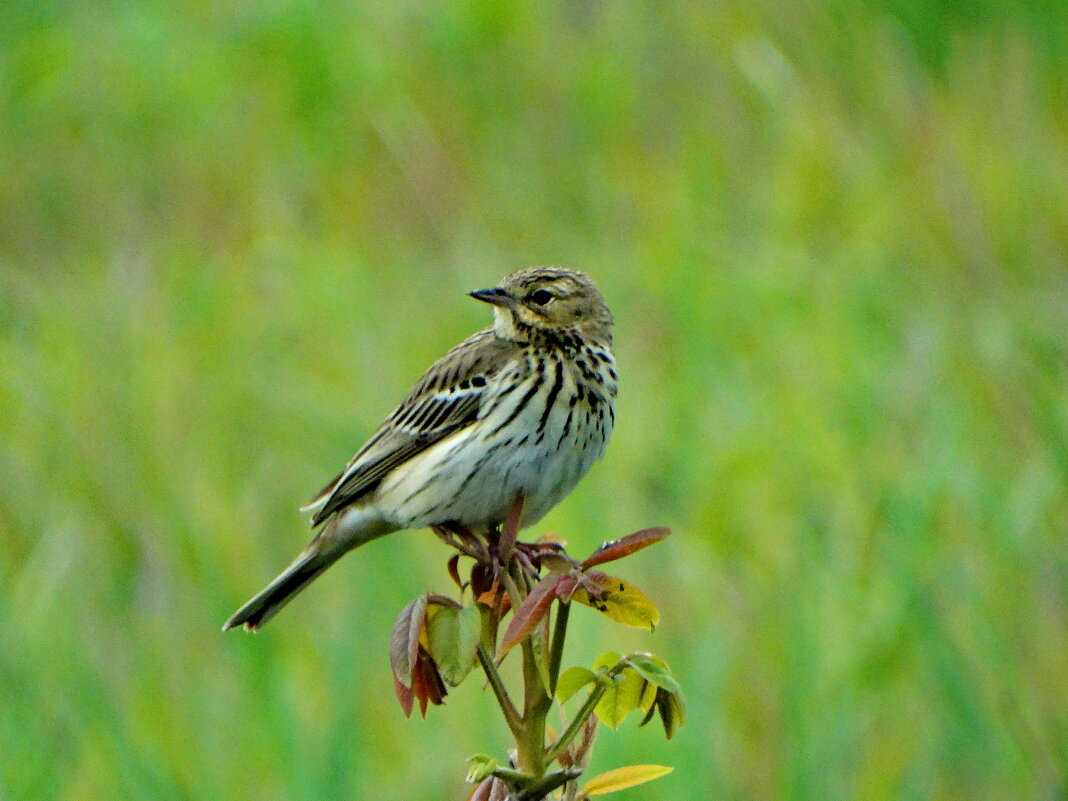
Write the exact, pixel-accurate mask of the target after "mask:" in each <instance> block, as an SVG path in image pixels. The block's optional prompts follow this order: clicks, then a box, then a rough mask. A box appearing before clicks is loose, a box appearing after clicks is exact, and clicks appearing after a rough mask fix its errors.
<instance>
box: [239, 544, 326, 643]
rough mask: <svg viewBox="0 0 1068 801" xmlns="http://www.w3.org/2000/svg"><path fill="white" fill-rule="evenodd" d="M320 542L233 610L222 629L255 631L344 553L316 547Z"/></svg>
mask: <svg viewBox="0 0 1068 801" xmlns="http://www.w3.org/2000/svg"><path fill="white" fill-rule="evenodd" d="M317 544H318V543H313V544H312V545H311V546H309V548H308V549H307V550H305V551H304V553H302V554H301V555H300V556H298V557H297V558H296V559H295V560H294V561H293V564H291V565H290V566H289V567H287V568H286V569H285V570H283V571H282V573H281V575H279V576H278V578H276V579H275V580H274V581H272V582H271V583H270V584H268V585H267V586H266V587H265V588H264V589H263V590H262V591H261V592H260V593H259V594H258V595H257V596H256V597H255V598H253V599H252V600H250V601H248V602H247V603H246V604H245V605H244V606H242V607H241V608H240V609H238V610H237V611H236V612H234V614H233V615H231V616H230V619H229V620H227V621H226V623H224V624H223V631H228V630H229V629H234V628H237V627H238V626H244V627H245V630H246V631H256V630H257V629H259V628H260V627H261V626H262V625H263V624H264V623H266V622H267V621H268V620H270V619H271V618H272V617H274V616H275V615H276V614H278V611H279V610H280V609H281V608H282V607H283V606H285V605H286V604H287V603H289V602H290V601H291V600H292V599H293V596H295V595H296V594H297V593H298V592H300V591H301V590H303V589H304V588H305V587H307V586H308V585H309V584H311V583H312V582H313V581H314V580H315V579H317V578H318V577H319V574H321V573H322V572H323V571H324V570H326V569H327V568H328V567H330V565H332V564H334V562H336V561H337V560H338V559H340V558H341V556H342V555H344V553H345V549H330V550H326V549H321V548H317V547H316V546H317Z"/></svg>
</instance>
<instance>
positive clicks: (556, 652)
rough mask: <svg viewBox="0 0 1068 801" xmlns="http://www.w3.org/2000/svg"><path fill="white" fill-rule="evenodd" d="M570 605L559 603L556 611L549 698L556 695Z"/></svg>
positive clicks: (550, 658)
mask: <svg viewBox="0 0 1068 801" xmlns="http://www.w3.org/2000/svg"><path fill="white" fill-rule="evenodd" d="M570 613H571V604H569V603H567V602H566V601H560V603H559V604H557V609H556V627H555V628H554V629H553V644H552V647H551V649H550V650H549V697H550V698H552V697H553V696H554V695H556V680H557V679H558V678H560V664H561V662H562V661H563V658H564V638H565V637H567V618H568V615H569V614H570Z"/></svg>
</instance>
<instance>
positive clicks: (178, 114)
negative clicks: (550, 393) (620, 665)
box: [0, 0, 1068, 801]
mask: <svg viewBox="0 0 1068 801" xmlns="http://www.w3.org/2000/svg"><path fill="white" fill-rule="evenodd" d="M1066 8H1068V6H1066V4H1064V3H1063V2H1059V0H1048V2H1029V3H995V2H975V3H956V2H951V0H934V1H933V2H929V3H920V2H916V0H890V1H889V2H874V0H872V1H871V2H847V0H831V2H828V3H825V4H813V3H806V2H802V3H789V2H771V1H770V0H756V2H740V1H739V0H721V2H708V3H704V2H680V3H666V2H628V3H623V2H596V1H595V0H572V1H571V2H555V1H554V2H541V3H523V4H520V3H512V2H505V3H479V2H455V3H412V2H398V3H392V4H386V3H383V4H379V5H375V6H366V5H362V4H358V3H345V4H316V3H312V2H308V0H265V2H222V3H207V2H195V1H192V0H187V1H186V2H163V1H162V0H139V1H138V2H99V3H97V2H90V3H84V4H65V3H55V2H44V3H40V2H29V1H28V0H6V2H4V4H3V5H2V6H0V365H2V370H0V438H2V440H0V799H3V801H8V799H46V798H47V799H64V800H67V799H70V800H71V801H73V800H74V799H85V800H86V801H89V800H95V799H146V798H151V799H245V798H255V799H261V800H263V801H271V800H273V799H279V800H281V799H319V798H347V799H363V798H397V799H408V798H411V799H457V798H462V797H463V796H464V793H465V792H466V789H465V787H464V786H463V784H462V774H463V771H464V766H463V764H462V760H463V758H464V757H466V756H467V755H468V754H470V753H473V752H476V751H484V752H489V753H492V754H495V755H497V756H502V755H503V750H504V748H505V746H506V743H507V739H506V732H505V730H504V727H503V725H502V724H501V723H500V722H499V721H498V720H497V718H496V717H495V716H494V714H493V712H494V709H495V707H494V704H493V703H492V700H491V698H490V697H489V696H488V695H485V694H483V693H482V692H481V689H480V687H479V686H478V685H477V682H474V681H472V682H468V683H467V684H466V685H464V686H463V687H461V688H460V689H459V690H457V691H456V692H454V693H453V694H452V695H450V697H449V699H448V703H447V705H446V706H445V707H444V708H441V709H434V710H433V711H432V713H431V715H430V718H429V719H428V720H427V721H421V720H418V719H415V720H410V721H409V720H405V719H404V718H403V717H402V715H401V713H400V711H399V709H398V708H397V706H396V704H395V702H394V700H393V698H392V693H391V678H390V674H389V666H388V660H387V656H386V651H387V642H388V636H389V629H390V626H391V624H392V621H393V618H394V615H395V614H396V613H397V611H399V609H400V608H401V606H402V605H403V604H404V603H406V602H407V601H408V600H409V599H410V598H412V597H414V596H415V595H416V594H418V593H420V592H422V591H423V590H424V589H427V588H433V589H436V590H446V589H447V588H448V586H449V585H448V580H447V578H446V576H445V571H444V562H445V559H446V557H447V553H446V551H445V549H444V548H443V547H442V546H441V545H440V544H439V543H438V542H437V541H436V540H434V538H433V537H432V536H431V535H430V534H429V533H427V532H412V533H407V534H399V535H396V536H394V537H391V538H388V539H386V540H383V541H381V542H378V543H375V544H373V545H372V546H369V547H368V548H367V549H365V550H363V551H361V552H360V553H359V554H358V555H354V556H351V557H349V558H348V559H346V560H344V561H343V562H341V563H340V564H339V565H338V566H337V567H336V568H334V569H333V570H332V571H331V572H330V573H329V574H328V575H327V576H326V577H325V578H323V579H322V580H321V581H319V582H318V583H317V584H316V585H315V587H314V588H313V589H312V590H311V591H309V592H308V593H306V594H305V595H304V596H302V597H301V598H300V600H298V601H297V602H295V603H294V604H293V605H292V606H291V607H289V608H288V609H287V610H286V611H285V613H284V614H283V615H282V616H281V617H279V618H278V620H277V621H275V622H274V623H272V624H271V625H270V626H269V627H268V628H267V629H266V630H265V631H264V632H263V633H262V634H261V635H259V636H256V637H251V636H247V635H244V634H240V633H231V634H228V635H225V636H224V635H222V634H220V633H219V625H220V624H221V623H222V621H223V620H224V618H225V617H226V616H227V615H228V614H229V613H230V612H231V611H233V609H234V608H235V607H236V606H237V605H238V604H239V603H241V602H242V601H244V600H245V599H246V598H247V597H248V596H249V595H250V594H251V593H252V592H254V591H255V590H257V589H259V588H260V587H261V586H262V584H263V583H264V582H265V581H266V580H267V579H269V578H271V577H273V576H274V575H275V573H276V572H277V571H278V570H279V569H280V568H281V567H282V566H283V565H284V564H286V563H287V562H288V561H289V559H290V558H291V557H292V556H293V555H295V553H296V552H297V550H299V548H300V547H302V546H303V544H304V542H305V540H306V537H307V530H306V521H305V520H304V519H302V518H301V517H300V516H299V515H298V514H297V512H296V508H297V506H298V505H299V504H300V503H302V502H304V501H305V500H306V499H307V498H308V497H309V495H310V494H311V493H312V492H313V491H315V490H316V489H318V487H319V486H320V485H321V484H322V483H323V482H324V481H325V480H326V479H327V478H329V477H330V476H332V475H333V474H334V472H335V471H336V470H337V469H338V468H339V467H340V466H341V465H342V464H343V463H344V462H345V460H346V459H347V458H348V457H349V456H350V455H351V453H352V451H353V450H354V449H355V448H356V446H358V445H359V444H360V443H361V442H362V441H363V439H364V438H365V437H366V436H367V435H368V434H369V433H370V432H371V431H372V430H373V428H374V427H375V426H376V425H377V423H378V422H379V421H380V420H381V418H382V417H383V416H384V415H385V414H386V413H387V412H388V411H389V410H390V409H391V408H392V406H393V405H394V404H395V403H396V402H397V401H398V400H399V399H400V398H401V397H403V395H404V393H405V392H406V390H407V388H408V386H409V385H410V384H411V383H412V382H413V381H414V380H415V378H417V377H418V375H419V374H420V373H421V371H422V370H423V369H424V368H425V367H426V366H427V365H428V364H429V363H430V361H431V360H432V359H434V358H436V357H437V356H438V355H440V354H441V353H442V352H443V351H444V350H445V349H446V348H447V347H450V346H451V345H452V344H454V343H455V342H457V341H458V340H459V339H460V338H462V337H463V336H466V335H467V334H468V333H470V332H472V331H474V330H476V329H477V328H479V327H482V326H484V325H486V324H488V321H489V316H488V313H487V309H486V308H485V307H482V306H480V305H479V304H476V303H474V302H472V301H470V300H468V299H467V298H465V297H464V292H466V291H467V290H470V289H474V288H477V287H482V286H487V285H492V284H493V283H494V282H495V281H496V280H497V279H498V278H500V277H501V276H502V275H504V274H505V273H508V272H510V271H511V270H513V269H515V268H518V267H520V266H526V265H530V264H564V265H568V266H572V267H575V268H579V269H583V270H586V271H588V272H590V273H591V274H592V275H593V276H594V277H595V279H596V280H597V281H598V283H599V284H600V286H601V287H602V289H603V291H604V293H605V295H606V296H607V297H608V299H609V302H610V303H611V305H612V307H613V309H614V310H615V312H616V317H617V354H618V357H619V361H620V364H621V372H622V382H623V383H622V392H621V395H620V399H619V408H618V411H619V413H618V419H619V426H618V428H617V432H616V434H615V437H614V440H613V442H612V445H611V447H610V448H609V452H608V455H607V457H606V459H605V460H604V461H603V462H602V463H601V464H599V465H598V466H597V467H596V468H595V469H594V470H593V472H592V473H591V474H590V476H589V477H588V478H587V479H586V480H585V481H584V483H583V484H582V485H581V486H580V488H579V489H578V491H576V492H575V494H574V495H572V497H571V498H570V499H568V500H567V501H566V502H565V503H564V504H562V505H561V506H560V507H559V508H558V509H557V510H556V511H555V512H553V514H552V515H551V516H550V517H549V518H547V519H546V520H545V521H544V522H543V524H541V525H539V526H538V532H540V531H545V530H556V531H559V532H560V533H561V534H562V535H563V536H564V537H565V538H566V539H567V540H568V541H569V542H570V543H571V548H572V550H573V551H574V552H575V553H577V554H582V553H584V552H586V551H588V550H591V549H593V548H594V547H595V546H596V545H597V544H598V543H599V542H600V541H601V540H603V539H608V538H612V537H615V536H618V535H620V534H623V533H626V532H628V531H631V530H634V529H637V528H641V527H645V526H649V525H655V524H668V525H671V526H672V527H673V528H674V529H675V532H676V536H675V537H673V538H672V539H670V540H668V541H667V542H666V543H664V544H662V545H659V546H657V547H656V548H655V549H652V550H649V551H645V552H643V553H642V554H641V555H639V556H636V557H634V558H633V559H631V560H628V562H627V563H623V567H622V572H623V573H624V575H626V576H628V577H630V578H631V579H633V580H634V581H636V582H637V583H638V584H639V585H640V586H642V587H643V588H644V589H645V590H646V591H647V592H648V593H649V594H650V595H651V596H653V598H654V599H655V600H656V601H657V602H658V604H659V605H660V607H661V610H662V612H663V617H664V621H663V625H662V626H661V627H660V628H659V629H658V630H657V632H656V633H655V634H649V633H642V632H636V631H631V630H626V629H621V628H619V627H615V626H614V625H613V624H611V623H609V622H608V621H604V620H603V619H601V618H599V617H597V616H596V615H593V614H591V613H589V612H588V610H587V613H586V614H583V613H582V610H578V611H577V612H576V614H575V615H574V616H573V618H574V619H575V625H576V634H575V637H574V638H573V642H572V644H571V647H570V650H569V652H568V654H567V656H566V662H567V663H568V664H573V663H589V662H591V661H592V660H593V659H594V658H595V657H596V656H597V654H599V653H600V651H601V650H603V649H605V648H608V647H611V646H620V647H623V648H641V649H652V650H655V651H657V652H658V653H661V654H662V655H663V656H664V657H666V658H667V659H668V660H669V661H670V662H671V663H672V665H673V667H674V669H675V671H676V672H677V673H678V674H679V676H680V678H681V680H682V682H683V685H684V687H685V688H686V692H687V699H688V711H689V720H688V723H687V725H686V726H685V727H684V728H683V729H682V731H681V732H680V734H679V737H678V738H677V739H676V740H675V741H673V742H671V743H665V742H663V736H662V734H661V733H659V732H658V731H655V730H654V729H653V728H651V727H650V728H649V729H642V730H638V729H637V728H636V725H635V724H636V721H628V723H626V724H624V726H623V728H622V729H621V730H620V731H618V732H615V733H612V732H607V733H606V734H605V735H604V736H602V738H601V740H600V743H599V746H598V751H597V753H596V755H595V760H594V764H593V765H592V767H591V771H592V772H599V771H600V770H603V769H608V768H611V767H615V766H618V765H620V764H625V763H627V762H660V763H664V764H669V765H675V766H676V768H677V769H676V771H675V772H674V773H673V774H671V775H670V776H668V777H667V778H665V779H661V780H659V781H658V782H657V783H655V784H650V785H647V786H645V787H642V788H637V789H634V790H631V791H629V792H628V794H627V795H626V796H620V797H621V798H623V797H627V798H630V799H635V800H637V799H659V798H672V799H715V800H716V801H718V800H719V799H723V800H724V801H728V800H731V799H738V800H739V801H742V800H743V799H744V800H745V801H750V800H752V801H763V800H765V799H766V800H767V801H772V800H773V799H774V800H775V801H778V800H779V799H788V800H792V799H797V800H798V801H801V800H802V799H805V800H807V799H813V800H816V799H819V801H834V800H836V799H947V800H948V799H960V800H961V801H964V800H965V799H967V800H968V801H974V800H976V799H980V800H982V799H1006V800H1009V799H1012V800H1013V801H1016V800H1017V799H1021V800H1022V799H1028V800H1030V799H1039V800H1044V799H1050V800H1051V801H1052V800H1054V799H1065V798H1068V767H1066V766H1068V659H1066V657H1068V546H1066V533H1068V531H1066V529H1068V524H1066V520H1068V502H1066V495H1065V484H1066V479H1068V384H1066V381H1065V377H1066V365H1068V79H1066V76H1068V33H1066V32H1068V11H1066ZM538 532H534V533H538ZM594 618H596V619H594Z"/></svg>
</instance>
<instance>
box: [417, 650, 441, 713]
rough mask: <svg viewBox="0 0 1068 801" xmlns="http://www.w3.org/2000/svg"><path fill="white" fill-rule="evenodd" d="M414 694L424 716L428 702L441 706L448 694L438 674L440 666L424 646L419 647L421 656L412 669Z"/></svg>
mask: <svg viewBox="0 0 1068 801" xmlns="http://www.w3.org/2000/svg"><path fill="white" fill-rule="evenodd" d="M412 694H413V695H415V697H416V699H417V700H418V701H419V712H420V714H421V715H422V716H423V717H424V718H425V717H426V707H427V703H431V704H434V705H435V706H440V705H441V704H443V703H444V702H445V696H446V695H448V690H447V689H445V682H443V681H442V680H441V676H440V675H439V674H438V666H437V665H435V664H434V660H433V659H431V657H430V654H428V653H427V652H426V650H425V649H424V648H420V649H419V656H418V658H417V660H416V663H415V668H414V669H413V670H412Z"/></svg>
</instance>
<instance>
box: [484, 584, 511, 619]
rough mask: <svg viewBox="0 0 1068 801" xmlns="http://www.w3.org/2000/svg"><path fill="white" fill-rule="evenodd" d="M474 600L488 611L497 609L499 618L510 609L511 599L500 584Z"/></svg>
mask: <svg viewBox="0 0 1068 801" xmlns="http://www.w3.org/2000/svg"><path fill="white" fill-rule="evenodd" d="M475 600H476V601H478V602H479V603H480V604H483V605H484V606H487V607H489V608H490V609H497V611H498V613H499V614H500V616H501V617H504V615H505V613H506V612H508V610H509V609H511V608H512V599H511V598H509V597H508V593H507V592H505V591H504V588H503V587H502V586H501V585H500V584H494V585H493V586H492V587H490V588H489V589H488V590H486V591H485V592H484V593H482V594H481V595H479V596H478V597H477V598H476V599H475Z"/></svg>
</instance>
